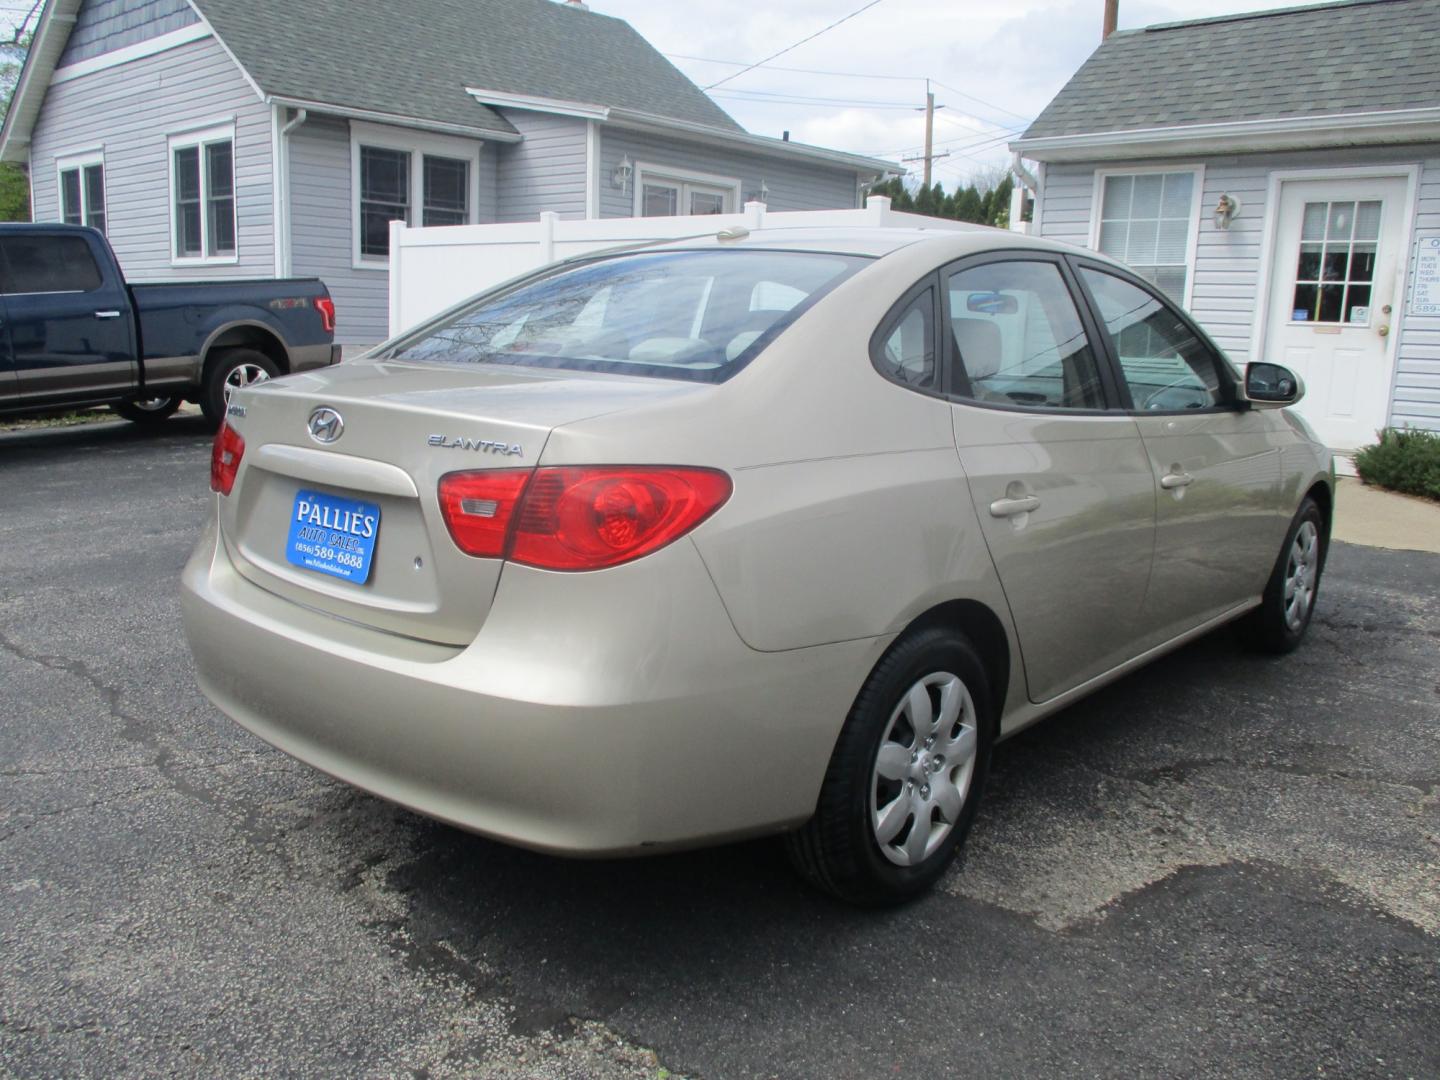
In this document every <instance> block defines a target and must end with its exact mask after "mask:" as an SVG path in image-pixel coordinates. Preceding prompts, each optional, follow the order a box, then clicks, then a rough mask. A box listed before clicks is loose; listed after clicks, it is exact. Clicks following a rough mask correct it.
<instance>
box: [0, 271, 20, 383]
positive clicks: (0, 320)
mask: <svg viewBox="0 0 1440 1080" xmlns="http://www.w3.org/2000/svg"><path fill="white" fill-rule="evenodd" d="M3 277H4V271H3V268H0V410H3V409H6V408H10V407H12V406H14V404H15V397H16V395H17V393H18V389H17V382H18V380H17V379H16V378H15V358H14V357H13V356H12V355H11V354H10V322H9V318H8V317H7V316H6V314H5V296H4V292H3V290H4V281H3Z"/></svg>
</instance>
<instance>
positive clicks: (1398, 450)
mask: <svg viewBox="0 0 1440 1080" xmlns="http://www.w3.org/2000/svg"><path fill="white" fill-rule="evenodd" d="M1355 471H1356V472H1358V473H1359V474H1360V479H1361V480H1364V481H1365V482H1366V483H1367V484H1375V485H1377V486H1379V487H1383V488H1389V489H1390V490H1391V491H1399V492H1403V493H1404V494H1406V495H1421V496H1424V497H1425V498H1427V499H1436V500H1440V432H1434V431H1413V430H1409V429H1406V430H1403V431H1402V430H1399V429H1396V428H1387V429H1386V430H1385V431H1382V432H1380V441H1379V442H1378V443H1376V444H1375V445H1374V446H1367V447H1364V448H1363V449H1361V450H1359V451H1357V452H1356V454H1355Z"/></svg>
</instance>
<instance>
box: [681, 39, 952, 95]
mask: <svg viewBox="0 0 1440 1080" xmlns="http://www.w3.org/2000/svg"><path fill="white" fill-rule="evenodd" d="M792 48H793V46H792ZM664 55H666V56H668V57H670V58H671V59H672V60H698V61H700V63H702V64H724V65H726V66H727V67H738V68H747V69H748V68H752V67H758V66H759V65H757V64H747V63H746V62H745V61H744V60H716V59H715V58H714V57H713V56H687V55H686V54H685V53H665V54H664ZM777 55H778V54H777ZM762 63H763V61H762ZM766 70H767V71H792V72H795V73H797V74H800V75H832V76H834V77H835V78H839V79H889V80H892V81H894V82H924V81H925V76H923V75H871V74H867V73H866V72H863V71H821V70H819V69H818V68H797V67H781V66H780V65H779V64H769V65H766ZM735 74H737V75H741V74H744V73H743V72H739V71H737V72H736V73H735ZM715 85H716V86H718V85H720V84H719V83H716V84H715Z"/></svg>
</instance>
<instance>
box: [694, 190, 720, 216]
mask: <svg viewBox="0 0 1440 1080" xmlns="http://www.w3.org/2000/svg"><path fill="white" fill-rule="evenodd" d="M724 212H725V196H724V195H722V194H721V193H720V192H718V191H692V192H691V193H690V213H692V214H723V213H724Z"/></svg>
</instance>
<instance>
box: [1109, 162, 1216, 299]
mask: <svg viewBox="0 0 1440 1080" xmlns="http://www.w3.org/2000/svg"><path fill="white" fill-rule="evenodd" d="M1198 194H1199V178H1198V175H1197V174H1196V173H1195V172H1194V171H1192V170H1188V169H1187V170H1183V171H1179V170H1177V171H1175V172H1143V173H1123V174H1122V173H1112V174H1109V175H1106V176H1105V177H1104V178H1103V181H1102V186H1101V193H1100V228H1099V236H1098V238H1097V242H1096V247H1097V248H1099V250H1100V251H1101V252H1103V253H1104V254H1106V255H1109V256H1111V257H1112V258H1115V259H1119V260H1120V261H1121V262H1123V263H1126V264H1127V265H1128V266H1129V267H1130V268H1131V269H1132V270H1134V271H1135V272H1136V273H1137V274H1139V275H1140V276H1141V277H1143V278H1146V279H1147V280H1149V281H1151V282H1153V283H1154V284H1155V285H1156V286H1157V287H1158V288H1160V289H1161V290H1162V291H1163V292H1165V293H1166V294H1167V295H1169V296H1170V298H1171V299H1173V300H1175V301H1176V303H1184V302H1185V292H1186V288H1187V286H1188V285H1189V279H1190V244H1191V238H1192V237H1193V236H1194V235H1195V231H1196V229H1197V228H1198V219H1197V212H1198V211H1197V207H1198V202H1197V196H1198Z"/></svg>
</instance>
